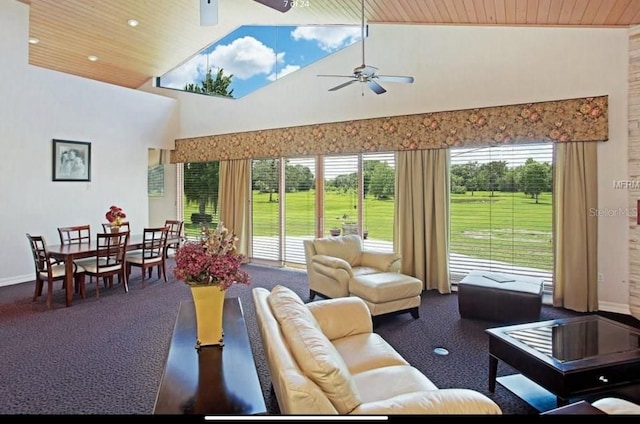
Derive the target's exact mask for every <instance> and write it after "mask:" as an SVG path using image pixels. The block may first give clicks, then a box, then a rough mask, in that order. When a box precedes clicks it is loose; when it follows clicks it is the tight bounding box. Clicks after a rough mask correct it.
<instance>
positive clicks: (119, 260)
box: [80, 231, 129, 298]
mask: <svg viewBox="0 0 640 424" xmlns="http://www.w3.org/2000/svg"><path fill="white" fill-rule="evenodd" d="M96 237H97V240H96V241H97V249H96V256H95V257H94V258H93V261H92V262H87V263H84V264H83V268H84V271H85V273H86V275H89V276H91V277H96V298H98V297H100V279H102V281H103V283H104V285H105V286H107V285H108V286H109V287H110V288H111V287H113V277H114V276H116V275H117V276H118V281H119V282H120V283H121V284H122V286H123V287H124V291H125V293H128V292H129V287H128V285H127V273H126V266H125V255H126V252H127V244H128V242H129V232H128V231H120V232H118V233H98V234H96ZM80 290H81V294H82V296H83V297H84V296H85V295H84V292H85V287H84V284H82V285H81V286H80Z"/></svg>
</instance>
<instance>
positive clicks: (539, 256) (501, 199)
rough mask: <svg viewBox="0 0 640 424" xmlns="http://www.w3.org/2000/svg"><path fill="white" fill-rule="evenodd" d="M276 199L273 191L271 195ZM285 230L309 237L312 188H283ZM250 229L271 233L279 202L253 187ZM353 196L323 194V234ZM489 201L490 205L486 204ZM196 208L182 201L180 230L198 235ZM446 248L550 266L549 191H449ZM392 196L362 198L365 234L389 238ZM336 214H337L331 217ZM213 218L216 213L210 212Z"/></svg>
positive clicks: (350, 206) (348, 210)
mask: <svg viewBox="0 0 640 424" xmlns="http://www.w3.org/2000/svg"><path fill="white" fill-rule="evenodd" d="M273 198H274V199H277V196H274V197H273ZM285 202H286V203H285V211H286V217H285V223H286V224H285V234H286V235H288V236H311V235H313V234H314V228H315V216H316V215H317V214H316V211H315V192H314V191H313V190H312V191H309V192H297V193H288V194H287V195H286V196H285ZM252 204H253V228H254V235H256V236H272V237H277V236H278V234H279V230H278V217H279V211H280V204H279V203H278V202H277V201H272V202H269V194H267V193H257V192H254V194H253V198H252ZM354 204H355V195H350V194H342V193H335V192H329V193H327V194H326V199H325V211H324V216H325V225H324V228H325V233H326V234H328V233H329V229H330V228H331V227H334V226H335V227H341V225H342V222H343V220H342V219H341V217H342V216H343V215H344V214H348V215H349V219H348V220H349V221H354V222H355V221H356V219H357V210H356V209H354ZM489 204H490V205H491V208H489V207H488V205H489ZM196 212H198V209H197V205H196V204H188V203H185V231H186V232H187V234H190V235H196V234H199V226H197V225H194V224H192V223H191V221H190V216H191V214H192V213H196ZM207 213H210V214H213V213H212V211H211V210H209V209H208V210H207ZM450 214H451V229H450V230H451V231H450V234H451V238H450V248H451V252H452V253H457V254H461V255H468V256H471V257H474V258H479V259H489V258H492V259H494V260H499V261H504V262H508V263H512V264H514V265H518V266H530V267H534V268H540V269H546V270H551V269H552V266H553V255H552V228H551V194H550V193H543V194H541V195H540V196H539V199H538V203H536V202H535V200H534V199H532V198H531V197H529V196H527V195H525V194H523V193H502V192H494V195H493V196H491V195H490V193H489V192H475V193H474V194H473V195H471V193H466V194H452V195H451V204H450ZM393 215H394V204H393V200H376V199H373V198H368V199H365V214H364V226H363V227H364V228H365V229H366V230H367V231H368V233H369V237H370V238H372V239H377V240H385V241H392V237H393V236H392V234H393ZM336 218H340V219H336ZM213 221H214V222H216V221H217V218H216V217H215V216H214V219H213Z"/></svg>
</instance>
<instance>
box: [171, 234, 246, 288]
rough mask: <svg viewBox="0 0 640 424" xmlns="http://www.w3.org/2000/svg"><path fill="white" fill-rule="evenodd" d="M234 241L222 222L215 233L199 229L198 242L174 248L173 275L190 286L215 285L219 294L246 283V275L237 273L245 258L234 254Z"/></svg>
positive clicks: (235, 239) (240, 272) (233, 235)
mask: <svg viewBox="0 0 640 424" xmlns="http://www.w3.org/2000/svg"><path fill="white" fill-rule="evenodd" d="M237 240H238V238H237V237H236V236H235V234H233V233H232V232H230V231H229V230H228V229H227V228H226V227H225V226H224V225H223V224H222V222H220V223H219V224H218V226H217V228H216V229H215V230H211V229H210V228H203V230H202V238H201V239H200V240H199V241H190V242H187V243H185V244H184V245H183V246H182V247H180V249H178V252H177V253H176V255H175V261H176V266H175V267H174V268H173V274H174V276H175V277H176V278H177V279H178V280H181V281H184V282H185V283H187V284H188V285H190V286H203V285H217V286H219V287H220V290H222V291H224V290H227V289H228V288H229V287H231V286H232V285H233V284H249V283H250V276H249V274H248V273H246V272H245V271H241V270H240V265H242V261H243V260H244V258H245V256H244V255H243V254H241V253H237V251H236V241H237Z"/></svg>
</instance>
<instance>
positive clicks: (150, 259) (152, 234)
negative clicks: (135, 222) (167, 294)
mask: <svg viewBox="0 0 640 424" xmlns="http://www.w3.org/2000/svg"><path fill="white" fill-rule="evenodd" d="M168 233H169V227H147V228H144V229H143V230H142V234H143V236H142V240H143V241H142V249H140V250H136V251H133V252H128V253H127V254H126V255H125V262H126V266H127V278H129V275H130V274H131V267H133V266H135V267H139V268H140V269H141V270H142V288H144V287H145V279H146V274H147V272H148V273H149V278H151V276H152V275H153V267H157V268H158V279H159V278H160V277H164V281H167V268H166V261H165V258H166V254H165V249H166V248H167V234H168Z"/></svg>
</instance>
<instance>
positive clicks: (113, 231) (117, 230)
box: [111, 225, 120, 233]
mask: <svg viewBox="0 0 640 424" xmlns="http://www.w3.org/2000/svg"><path fill="white" fill-rule="evenodd" d="M111 232H112V233H119V232H120V227H117V226H115V225H112V226H111Z"/></svg>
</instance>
